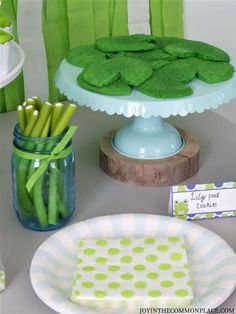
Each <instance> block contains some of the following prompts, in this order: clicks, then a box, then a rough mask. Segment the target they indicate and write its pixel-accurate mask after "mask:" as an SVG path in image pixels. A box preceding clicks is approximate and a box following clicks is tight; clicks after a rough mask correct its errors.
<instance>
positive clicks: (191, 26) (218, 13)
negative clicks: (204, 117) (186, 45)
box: [184, 0, 236, 123]
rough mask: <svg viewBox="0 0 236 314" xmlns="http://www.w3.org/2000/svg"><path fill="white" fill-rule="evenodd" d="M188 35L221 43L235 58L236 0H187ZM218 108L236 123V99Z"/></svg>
mask: <svg viewBox="0 0 236 314" xmlns="http://www.w3.org/2000/svg"><path fill="white" fill-rule="evenodd" d="M184 27H185V37H186V38H188V39H198V40H202V41H205V42H207V43H210V44H213V45H216V46H218V47H221V48H222V49H224V50H225V51H227V52H228V53H229V54H230V55H231V56H232V58H234V59H235V60H236V34H235V33H236V0H184ZM216 112H217V113H218V114H220V115H222V116H224V117H225V118H227V119H229V120H231V121H233V122H234V123H236V101H232V102H231V103H230V104H229V105H227V106H222V107H220V108H219V109H217V110H216Z"/></svg>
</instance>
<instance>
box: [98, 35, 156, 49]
mask: <svg viewBox="0 0 236 314" xmlns="http://www.w3.org/2000/svg"><path fill="white" fill-rule="evenodd" d="M155 39H156V37H154V36H150V35H142V34H137V35H131V36H119V37H106V38H100V39H97V40H96V43H95V45H96V47H97V48H98V49H100V50H102V51H105V52H119V51H141V50H152V49H154V48H156V46H155V44H154V43H153V42H154V41H155Z"/></svg>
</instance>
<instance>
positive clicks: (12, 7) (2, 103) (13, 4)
mask: <svg viewBox="0 0 236 314" xmlns="http://www.w3.org/2000/svg"><path fill="white" fill-rule="evenodd" d="M17 4H18V0H2V2H1V5H0V14H3V15H6V16H8V17H9V18H10V19H11V20H12V22H13V34H14V40H15V41H17V40H18V38H17V30H16V25H17ZM23 101H24V81H23V73H21V74H20V75H19V76H18V77H17V78H16V79H15V80H14V81H13V82H12V83H10V84H9V85H7V86H6V87H4V88H1V89H0V113H1V112H6V111H13V110H15V109H16V107H17V106H18V105H19V104H21V103H22V102H23Z"/></svg>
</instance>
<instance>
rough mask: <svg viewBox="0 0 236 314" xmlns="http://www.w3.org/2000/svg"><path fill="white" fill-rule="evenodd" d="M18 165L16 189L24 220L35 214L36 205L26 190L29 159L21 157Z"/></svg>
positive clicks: (20, 211) (20, 213) (21, 215)
mask: <svg viewBox="0 0 236 314" xmlns="http://www.w3.org/2000/svg"><path fill="white" fill-rule="evenodd" d="M17 160H18V161H17V165H16V167H17V168H16V189H17V199H18V202H19V215H20V217H21V219H22V220H26V219H28V218H30V216H32V215H33V212H34V207H33V203H32V201H31V199H30V197H29V194H28V191H27V190H26V187H25V183H26V182H27V171H28V166H29V161H28V160H25V159H22V158H19V159H17Z"/></svg>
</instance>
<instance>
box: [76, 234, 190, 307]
mask: <svg viewBox="0 0 236 314" xmlns="http://www.w3.org/2000/svg"><path fill="white" fill-rule="evenodd" d="M76 263H77V272H76V275H75V277H74V281H73V290H72V295H71V300H72V301H73V302H75V303H81V302H82V303H83V302H85V303H86V302H90V304H93V306H94V308H96V306H97V304H98V303H97V302H99V301H100V300H102V302H108V303H109V302H110V303H109V304H111V305H112V304H113V303H114V302H119V304H120V305H121V303H122V307H123V308H124V309H125V308H126V306H127V304H129V303H130V302H135V304H136V302H137V304H142V302H143V300H146V301H145V302H149V303H147V304H149V305H150V307H155V306H157V307H158V306H163V305H165V302H167V303H166V304H167V305H166V306H167V307H168V304H169V303H168V302H171V304H175V302H177V303H176V304H177V305H179V304H182V305H183V306H187V305H188V304H189V302H190V300H191V299H192V288H191V281H190V276H189V269H188V268H186V266H187V265H188V261H187V254H186V246H185V243H184V239H183V238H181V237H176V236H171V237H168V238H155V237H150V238H147V237H146V238H143V239H138V238H137V239H128V238H123V239H121V238H118V239H83V241H80V243H79V245H78V257H77V260H76ZM88 300H89V301H88ZM114 300H115V301H114ZM178 300H179V301H178ZM140 302H141V303H140ZM163 302H164V303H163ZM82 303H81V304H82ZM108 303H106V304H108ZM151 305H152V306H151ZM139 307H142V306H139ZM163 307H164V306H163Z"/></svg>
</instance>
